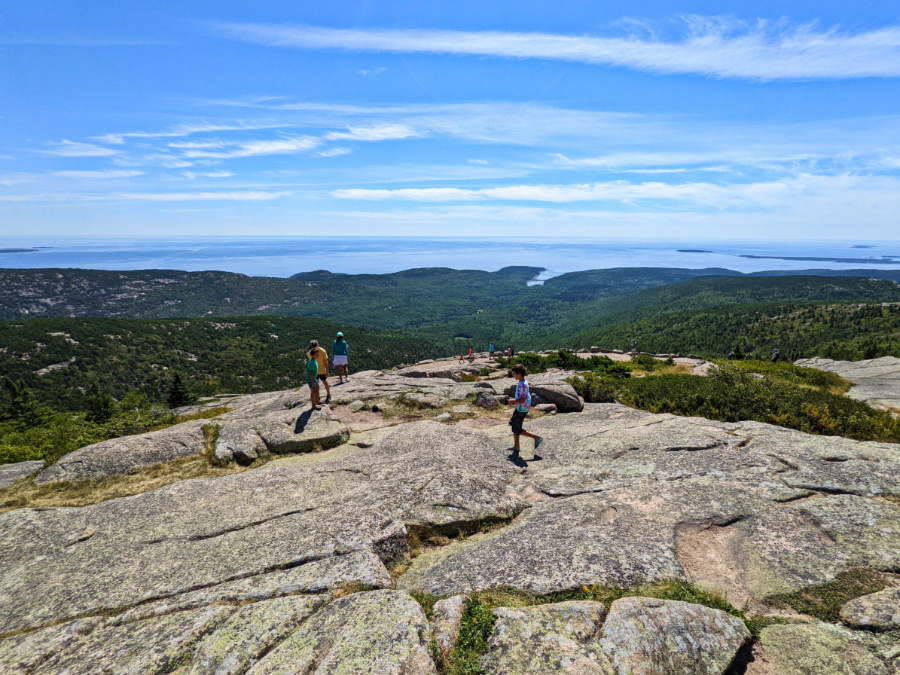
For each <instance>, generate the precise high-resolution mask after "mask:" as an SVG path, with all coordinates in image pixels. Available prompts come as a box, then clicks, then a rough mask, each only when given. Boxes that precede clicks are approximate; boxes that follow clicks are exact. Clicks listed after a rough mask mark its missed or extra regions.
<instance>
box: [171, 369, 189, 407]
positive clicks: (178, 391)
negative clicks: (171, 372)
mask: <svg viewBox="0 0 900 675" xmlns="http://www.w3.org/2000/svg"><path fill="white" fill-rule="evenodd" d="M167 402H168V404H169V407H170V408H180V407H181V406H183V405H187V404H188V403H190V402H191V392H190V391H188V388H187V385H186V384H185V383H184V381H183V380H182V379H181V375H179V374H178V373H175V377H174V378H172V386H171V387H169V397H168V399H167Z"/></svg>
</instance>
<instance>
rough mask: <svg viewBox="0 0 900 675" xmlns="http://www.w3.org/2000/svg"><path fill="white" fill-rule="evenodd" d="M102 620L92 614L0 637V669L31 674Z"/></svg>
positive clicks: (0, 670) (4, 671)
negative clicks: (15, 634)
mask: <svg viewBox="0 0 900 675" xmlns="http://www.w3.org/2000/svg"><path fill="white" fill-rule="evenodd" d="M103 622H104V619H103V618H102V617H99V616H92V617H88V618H86V619H77V620H75V621H70V622H68V623H63V624H60V625H57V626H50V627H49V628H43V629H41V630H37V631H34V632H32V633H25V634H20V635H17V636H15V637H10V638H6V639H5V640H0V672H2V673H31V672H33V671H34V669H35V667H37V666H38V665H39V664H40V663H42V662H44V661H45V660H47V658H49V657H50V656H52V655H53V654H57V653H60V652H62V651H64V650H66V649H68V647H69V645H71V644H73V643H74V642H77V641H78V640H80V639H81V638H82V637H84V636H85V635H88V634H89V633H90V632H91V631H92V630H94V628H96V627H97V626H99V625H101V624H102V623H103Z"/></svg>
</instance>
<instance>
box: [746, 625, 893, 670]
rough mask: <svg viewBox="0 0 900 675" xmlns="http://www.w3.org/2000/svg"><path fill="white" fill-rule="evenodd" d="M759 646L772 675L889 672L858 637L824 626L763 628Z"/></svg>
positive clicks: (847, 631) (831, 626)
mask: <svg viewBox="0 0 900 675" xmlns="http://www.w3.org/2000/svg"><path fill="white" fill-rule="evenodd" d="M759 646H760V647H761V649H760V650H759V651H760V652H761V656H762V658H763V659H765V661H766V662H768V665H769V666H770V667H771V669H772V671H774V672H775V673H776V675H824V674H825V673H828V674H829V675H890V674H891V672H892V671H891V670H889V668H888V666H887V665H886V664H885V662H884V661H883V660H882V659H881V658H880V657H879V656H878V655H876V654H874V653H872V651H871V650H870V649H869V648H868V647H867V645H866V644H865V643H864V642H863V641H862V640H861V639H860V636H858V635H855V634H854V633H853V632H852V631H849V630H847V629H845V628H841V627H840V626H833V625H831V624H827V623H810V624H792V625H774V626H767V627H766V628H763V630H762V633H761V634H760V637H759ZM772 671H770V672H772ZM894 672H896V671H894Z"/></svg>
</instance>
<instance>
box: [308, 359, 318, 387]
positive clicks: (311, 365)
mask: <svg viewBox="0 0 900 675" xmlns="http://www.w3.org/2000/svg"><path fill="white" fill-rule="evenodd" d="M317 377H319V362H318V361H316V359H315V357H310V358H309V359H308V360H307V362H306V381H307V382H315V380H316V378H317Z"/></svg>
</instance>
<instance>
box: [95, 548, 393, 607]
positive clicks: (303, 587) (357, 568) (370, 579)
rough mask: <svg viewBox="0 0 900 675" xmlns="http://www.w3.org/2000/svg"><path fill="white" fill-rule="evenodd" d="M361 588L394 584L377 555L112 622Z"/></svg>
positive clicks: (275, 575) (200, 594) (240, 585)
mask: <svg viewBox="0 0 900 675" xmlns="http://www.w3.org/2000/svg"><path fill="white" fill-rule="evenodd" d="M357 584H358V585H363V586H369V587H372V588H392V587H393V586H394V580H393V579H391V575H390V574H388V571H387V570H386V569H385V567H384V565H383V564H382V562H381V560H380V559H379V558H378V556H376V555H375V554H374V553H369V552H358V553H348V554H346V555H338V556H334V557H332V558H325V559H323V560H317V561H315V562H311V563H307V564H306V565H301V566H300V567H293V568H291V569H288V570H283V571H279V572H271V573H269V574H260V575H258V576H254V577H250V578H247V579H239V580H237V581H229V582H226V583H223V584H217V585H215V586H211V587H210V588H201V589H199V590H196V591H191V592H189V593H181V594H179V595H174V596H172V597H170V598H166V599H164V600H156V601H154V602H148V603H144V604H141V605H138V606H137V607H134V608H132V609H130V610H128V611H127V612H125V613H123V614H120V615H119V616H116V617H113V618H112V619H110V622H111V623H128V622H131V621H137V620H139V619H146V618H150V617H153V616H161V615H163V614H169V613H170V612H174V611H179V610H183V609H197V608H200V607H206V606H208V605H212V604H216V603H224V602H228V603H239V602H248V601H258V600H264V599H268V598H276V597H281V596H285V595H292V594H295V593H321V592H322V591H329V590H334V589H338V588H341V587H343V586H348V585H357Z"/></svg>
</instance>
